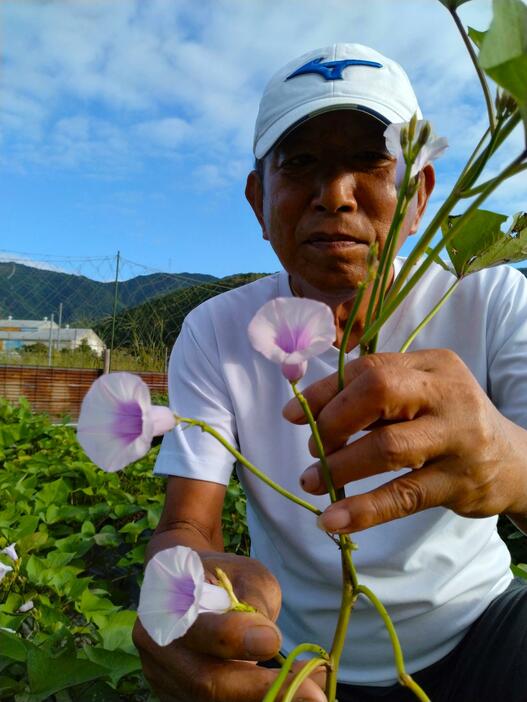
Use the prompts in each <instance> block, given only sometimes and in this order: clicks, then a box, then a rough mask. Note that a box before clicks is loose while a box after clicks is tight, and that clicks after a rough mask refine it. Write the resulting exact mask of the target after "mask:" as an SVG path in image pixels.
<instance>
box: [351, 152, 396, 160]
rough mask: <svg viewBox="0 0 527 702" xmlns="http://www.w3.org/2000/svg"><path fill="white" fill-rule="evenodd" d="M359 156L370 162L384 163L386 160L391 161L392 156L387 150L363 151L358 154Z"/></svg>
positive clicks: (360, 158)
mask: <svg viewBox="0 0 527 702" xmlns="http://www.w3.org/2000/svg"><path fill="white" fill-rule="evenodd" d="M357 158H358V159H359V160H360V161H367V162H369V163H381V162H382V163H384V162H385V161H390V160H391V157H390V154H388V153H387V152H386V151H361V152H360V153H359V154H357Z"/></svg>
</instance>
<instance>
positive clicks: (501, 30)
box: [479, 0, 527, 105]
mask: <svg viewBox="0 0 527 702" xmlns="http://www.w3.org/2000/svg"><path fill="white" fill-rule="evenodd" d="M493 8H494V16H493V18H492V22H491V25H490V27H489V29H488V31H487V33H486V35H485V38H484V40H483V43H482V45H481V51H480V53H479V62H480V64H481V67H482V68H483V69H484V70H485V72H486V73H487V74H488V75H489V76H490V77H491V78H492V79H493V80H494V81H496V83H497V84H498V85H500V86H501V87H502V88H505V90H507V91H508V92H509V93H510V94H511V95H512V96H513V97H515V98H516V100H517V101H518V103H519V104H520V105H524V104H525V103H527V5H525V4H524V3H523V2H522V0H494V4H493Z"/></svg>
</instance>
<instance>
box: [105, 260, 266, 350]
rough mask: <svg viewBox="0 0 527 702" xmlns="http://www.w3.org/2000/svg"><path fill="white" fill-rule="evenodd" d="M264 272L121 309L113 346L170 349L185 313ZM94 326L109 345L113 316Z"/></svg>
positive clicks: (202, 285) (177, 292)
mask: <svg viewBox="0 0 527 702" xmlns="http://www.w3.org/2000/svg"><path fill="white" fill-rule="evenodd" d="M264 275H267V274H266V273H244V274H238V275H232V276H228V277H226V278H222V279H221V280H216V281H214V282H208V283H207V282H206V283H200V284H199V285H194V286H192V287H187V288H185V289H183V290H176V291H175V292H171V293H168V294H167V295H163V296H162V297H157V298H156V299H155V300H148V301H146V302H144V303H143V304H141V305H138V306H137V307H133V308H130V309H127V310H124V311H123V312H120V313H119V314H118V315H117V316H116V319H115V332H114V347H115V348H128V349H130V350H131V351H133V352H135V353H139V352H140V351H141V350H145V349H149V350H160V349H165V348H167V349H170V348H171V347H172V345H173V343H174V341H175V340H176V337H177V335H178V334H179V332H180V329H181V325H182V323H183V320H184V319H185V317H186V316H187V314H188V313H189V312H190V310H192V309H193V308H194V307H197V306H198V305H199V304H201V303H202V302H204V301H205V300H207V299H208V298H210V297H214V296H215V295H218V294H220V293H222V292H225V291H226V290H231V289H232V288H237V287H239V286H240V285H245V284H247V283H251V282H252V281H253V280H256V279H257V278H262V277H263V276H264ZM94 330H95V331H96V332H97V334H98V335H99V336H100V337H101V338H102V339H103V340H104V342H105V343H106V344H107V345H110V340H111V333H112V318H111V316H110V317H107V318H106V319H104V320H101V322H99V323H98V324H96V325H95V326H94Z"/></svg>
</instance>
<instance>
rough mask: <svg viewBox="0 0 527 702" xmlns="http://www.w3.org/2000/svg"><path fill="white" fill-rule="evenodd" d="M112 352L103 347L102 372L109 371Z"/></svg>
mask: <svg viewBox="0 0 527 702" xmlns="http://www.w3.org/2000/svg"><path fill="white" fill-rule="evenodd" d="M111 356H112V354H111V351H110V349H104V368H103V371H102V372H103V373H109V372H110V358H111Z"/></svg>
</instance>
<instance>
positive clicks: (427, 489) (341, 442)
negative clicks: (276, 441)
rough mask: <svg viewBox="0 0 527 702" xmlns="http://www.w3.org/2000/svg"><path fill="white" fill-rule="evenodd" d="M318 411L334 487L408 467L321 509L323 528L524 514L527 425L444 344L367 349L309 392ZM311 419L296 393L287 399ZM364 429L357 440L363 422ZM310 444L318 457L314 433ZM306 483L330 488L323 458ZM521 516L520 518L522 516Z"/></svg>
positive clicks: (296, 417)
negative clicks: (436, 513)
mask: <svg viewBox="0 0 527 702" xmlns="http://www.w3.org/2000/svg"><path fill="white" fill-rule="evenodd" d="M303 394H304V395H305V397H306V399H307V400H308V402H309V405H310V407H311V409H312V411H313V414H314V416H315V417H316V418H317V424H318V428H319V431H320V435H321V438H322V442H323V445H324V449H325V451H326V455H327V462H328V465H329V469H330V472H331V475H332V479H333V483H334V485H335V487H337V488H339V487H343V486H345V485H346V484H347V483H349V482H352V481H355V480H361V479H362V478H367V477H369V476H372V475H376V474H379V473H385V472H388V471H398V470H400V469H401V468H410V469H411V471H410V472H408V473H405V474H404V475H402V476H399V477H397V478H395V479H394V480H392V481H390V482H387V483H385V484H383V485H382V486H380V487H378V488H376V489H375V490H372V491H371V492H367V493H364V494H360V495H355V496H353V497H347V498H345V499H343V500H341V501H339V502H338V504H335V505H332V506H331V507H329V508H328V509H327V510H326V511H325V512H324V514H323V515H322V516H321V517H320V526H321V527H322V528H323V529H325V530H326V531H330V532H336V533H350V532H356V531H361V530H362V529H367V528H369V527H372V526H375V525H376V524H381V523H383V522H388V521H390V520H392V519H398V518H400V517H405V516H407V515H410V514H414V513H415V512H419V511H421V510H424V509H428V508H430V507H437V506H443V507H447V508H449V509H451V510H453V511H454V512H457V514H460V515H462V516H464V517H488V516H491V515H495V514H500V513H508V514H509V515H510V516H511V518H512V519H514V517H515V515H518V518H519V520H520V521H521V520H522V517H523V515H526V514H527V431H525V430H524V429H522V428H521V427H518V426H517V425H515V424H514V423H513V422H511V421H509V420H508V419H507V418H506V417H504V416H503V415H502V414H500V412H499V411H498V410H497V409H496V408H495V407H494V405H493V404H492V402H491V401H490V400H489V398H488V397H487V395H486V394H485V392H484V391H483V390H482V388H481V387H480V385H479V384H478V382H477V381H476V379H475V378H474V376H473V375H472V374H471V372H470V371H469V369H468V368H467V367H466V365H465V364H464V363H463V361H462V360H461V359H460V358H459V357H458V356H457V355H456V354H455V353H454V352H452V351H448V350H443V349H437V350H425V351H415V352H410V353H406V354H400V353H378V354H373V355H371V356H363V357H361V358H358V359H357V360H354V361H351V362H350V363H348V365H347V366H346V377H345V387H344V389H343V390H342V391H341V392H340V393H339V392H337V374H334V375H332V376H329V377H328V378H325V379H323V380H321V381H319V382H317V383H314V384H313V385H311V386H310V387H309V388H307V389H306V390H305V391H304V393H303ZM284 416H285V417H286V419H288V420H289V421H292V422H294V423H297V424H304V423H305V418H304V417H303V414H301V409H300V406H299V404H298V402H297V400H296V399H293V400H291V401H290V402H289V403H288V404H287V405H286V407H285V408H284ZM361 430H367V433H366V434H365V435H364V436H362V437H361V438H359V439H356V440H355V441H353V442H352V443H350V444H346V441H347V440H348V438H349V437H350V436H351V435H353V434H355V433H356V432H358V431H361ZM310 451H311V453H312V454H313V455H314V456H317V453H316V448H315V445H314V442H313V440H312V439H311V442H310ZM301 484H302V486H303V488H304V490H306V491H307V492H310V493H312V494H316V495H321V494H324V493H326V492H327V490H326V487H325V485H324V480H323V477H322V471H321V468H320V464H319V463H318V462H317V463H315V464H314V465H313V466H311V467H309V468H308V469H307V470H306V471H305V472H304V473H303V475H302V478H301ZM515 521H516V520H515Z"/></svg>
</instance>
